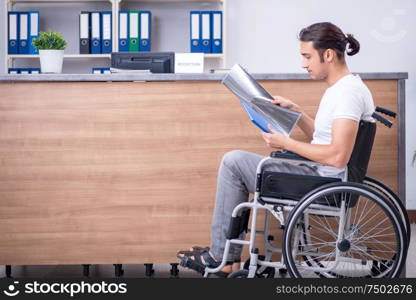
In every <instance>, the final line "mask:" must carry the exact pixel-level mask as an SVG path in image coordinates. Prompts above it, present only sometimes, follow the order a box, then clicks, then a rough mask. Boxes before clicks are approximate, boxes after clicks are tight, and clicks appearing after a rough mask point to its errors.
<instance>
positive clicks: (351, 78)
mask: <svg viewBox="0 0 416 300" xmlns="http://www.w3.org/2000/svg"><path fill="white" fill-rule="evenodd" d="M373 112H374V102H373V97H372V95H371V92H370V90H369V89H368V88H367V86H366V85H365V84H364V82H363V81H362V80H361V78H360V76H358V75H353V74H349V75H346V76H344V77H342V78H341V79H339V80H338V81H337V82H336V83H335V84H333V85H332V86H331V87H329V88H327V89H326V91H325V93H324V95H323V97H322V100H321V102H320V103H319V108H318V112H317V114H316V117H315V131H314V133H313V139H312V142H311V143H312V144H320V145H328V144H331V140H332V123H333V121H334V120H335V119H350V120H355V121H357V122H359V121H360V120H365V121H370V122H374V119H373V118H372V117H371V115H372V114H373ZM344 171H345V168H335V167H331V166H322V165H321V166H319V167H318V172H319V173H320V174H321V176H331V177H332V176H335V177H342V176H343V174H344Z"/></svg>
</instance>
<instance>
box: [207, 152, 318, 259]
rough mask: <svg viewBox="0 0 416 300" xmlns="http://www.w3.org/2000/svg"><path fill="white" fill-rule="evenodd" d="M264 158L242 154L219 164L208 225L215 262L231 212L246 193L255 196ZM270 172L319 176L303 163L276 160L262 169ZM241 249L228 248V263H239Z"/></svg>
mask: <svg viewBox="0 0 416 300" xmlns="http://www.w3.org/2000/svg"><path fill="white" fill-rule="evenodd" d="M263 158H264V156H261V155H259V154H255V153H250V152H246V151H241V150H234V151H230V152H228V153H226V154H225V155H224V157H223V159H222V161H221V165H220V168H219V171H218V179H217V193H216V200H215V209H214V213H213V216H212V225H211V246H210V247H211V253H212V254H213V255H214V257H215V259H216V260H218V261H221V260H222V256H223V253H224V248H225V241H226V234H227V231H228V227H229V224H230V221H231V214H232V212H233V209H234V208H235V207H236V206H237V205H238V204H240V203H242V202H244V201H247V200H248V196H249V193H254V189H255V180H256V169H257V165H258V164H259V162H260V161H261V160H262V159H263ZM264 169H266V170H269V171H278V172H287V173H292V174H302V175H316V176H319V173H318V171H317V167H316V166H308V165H306V164H305V163H300V162H297V163H295V162H294V163H288V162H284V161H279V160H277V159H275V160H270V163H268V164H267V165H266V166H265V168H264ZM241 250H242V246H241V245H231V247H230V253H229V255H228V257H227V261H234V260H238V259H240V256H241Z"/></svg>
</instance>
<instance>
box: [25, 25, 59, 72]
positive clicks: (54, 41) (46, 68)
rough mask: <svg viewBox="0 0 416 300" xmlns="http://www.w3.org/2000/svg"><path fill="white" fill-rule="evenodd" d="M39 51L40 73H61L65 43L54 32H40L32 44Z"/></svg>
mask: <svg viewBox="0 0 416 300" xmlns="http://www.w3.org/2000/svg"><path fill="white" fill-rule="evenodd" d="M32 44H33V46H34V47H35V48H36V50H38V51H39V57H40V68H41V72H42V73H62V64H63V60H64V50H65V48H66V46H67V42H66V41H65V40H64V38H63V37H62V35H61V34H60V33H59V32H56V31H51V30H49V31H41V32H40V33H39V37H38V38H36V39H34V40H33V42H32Z"/></svg>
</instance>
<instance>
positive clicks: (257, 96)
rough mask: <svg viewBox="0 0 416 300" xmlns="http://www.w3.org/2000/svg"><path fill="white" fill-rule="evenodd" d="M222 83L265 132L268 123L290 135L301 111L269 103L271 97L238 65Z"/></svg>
mask: <svg viewBox="0 0 416 300" xmlns="http://www.w3.org/2000/svg"><path fill="white" fill-rule="evenodd" d="M222 83H223V84H224V85H225V86H226V87H227V88H228V89H229V90H230V91H231V92H233V93H234V94H235V95H236V96H237V97H238V98H239V99H240V102H241V104H242V105H243V107H244V108H245V110H246V112H247V114H248V115H249V117H250V119H251V121H252V122H253V123H254V124H255V125H257V126H258V127H259V128H260V129H262V130H263V131H265V132H269V130H268V129H267V125H268V124H270V125H271V126H272V127H273V128H274V129H275V130H276V131H279V132H281V133H282V134H284V135H287V136H288V135H290V134H291V132H292V130H293V129H294V128H295V126H296V123H297V122H298V121H299V119H300V117H301V115H302V114H301V113H300V112H297V111H293V110H290V109H287V108H284V107H281V106H279V105H276V104H273V103H271V100H273V97H272V96H271V95H270V94H269V93H268V92H267V91H266V90H265V89H264V88H263V87H262V86H261V85H260V84H259V83H257V81H256V80H254V78H253V77H252V76H250V74H249V73H248V72H247V71H246V70H244V69H243V68H242V67H241V66H240V65H238V64H236V65H234V66H233V68H232V69H231V70H230V72H229V73H228V74H227V75H226V76H225V77H224V79H223V80H222Z"/></svg>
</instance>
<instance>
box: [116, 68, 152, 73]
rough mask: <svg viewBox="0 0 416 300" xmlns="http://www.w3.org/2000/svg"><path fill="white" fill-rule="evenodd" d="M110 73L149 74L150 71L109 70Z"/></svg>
mask: <svg viewBox="0 0 416 300" xmlns="http://www.w3.org/2000/svg"><path fill="white" fill-rule="evenodd" d="M110 72H111V73H112V74H113V73H128V74H131V73H133V74H151V73H152V72H150V70H131V69H118V68H110Z"/></svg>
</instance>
